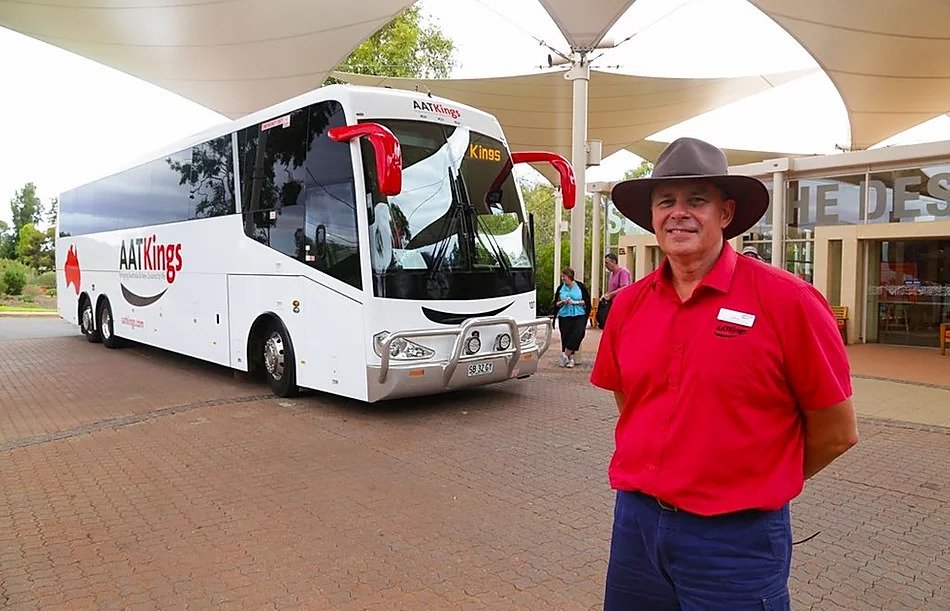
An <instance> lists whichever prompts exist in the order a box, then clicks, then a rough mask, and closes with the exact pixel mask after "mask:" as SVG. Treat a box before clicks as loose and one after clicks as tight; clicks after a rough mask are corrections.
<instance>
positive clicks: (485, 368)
mask: <svg viewBox="0 0 950 611" xmlns="http://www.w3.org/2000/svg"><path fill="white" fill-rule="evenodd" d="M494 369H495V364H494V363H475V364H474V365H469V366H468V375H469V376H483V375H488V374H489V373H491V372H492V371H493V370H494Z"/></svg>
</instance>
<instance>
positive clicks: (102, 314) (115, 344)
mask: <svg viewBox="0 0 950 611" xmlns="http://www.w3.org/2000/svg"><path fill="white" fill-rule="evenodd" d="M99 333H100V334H101V335H102V345H103V346H105V347H106V348H109V349H115V348H119V347H121V346H122V340H121V339H120V338H118V337H116V336H115V323H114V320H113V318H112V306H111V305H109V300H108V299H107V298H105V297H103V298H102V299H101V300H100V301H99Z"/></svg>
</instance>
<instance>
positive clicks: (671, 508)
mask: <svg viewBox="0 0 950 611" xmlns="http://www.w3.org/2000/svg"><path fill="white" fill-rule="evenodd" d="M654 498H656V497H654ZM656 504H657V505H659V506H660V509H665V510H667V511H679V509H677V508H676V507H674V506H672V505H670V504H669V503H667V502H666V501H664V500H662V499H656Z"/></svg>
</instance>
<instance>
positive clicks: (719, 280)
mask: <svg viewBox="0 0 950 611" xmlns="http://www.w3.org/2000/svg"><path fill="white" fill-rule="evenodd" d="M738 258H739V255H737V254H736V251H735V249H733V248H732V245H731V244H729V242H725V241H724V242H723V244H722V250H721V251H720V253H719V258H718V259H716V263H715V265H713V267H712V269H711V270H709V271H708V272H707V273H706V275H705V276H703V279H702V280H700V281H699V284H698V285H697V286H696V289H697V290H699V288H700V287H703V286H708V287H709V288H711V289H713V290H716V291H719V292H720V293H725V292H726V291H728V290H729V285H730V284H732V276H733V274H734V273H735V271H736V260H737V259H738ZM672 273H673V272H672V270H671V269H670V262H669V261H668V260H667V259H666V258H664V259H663V262H662V263H660V267H659V268H658V269H657V270H656V275H655V276H654V277H653V286H654V287H656V286H657V283H659V284H661V285H663V286H664V287H666V288H668V289H669V290H673V279H672ZM674 294H675V293H674ZM693 294H694V295H695V294H696V291H693Z"/></svg>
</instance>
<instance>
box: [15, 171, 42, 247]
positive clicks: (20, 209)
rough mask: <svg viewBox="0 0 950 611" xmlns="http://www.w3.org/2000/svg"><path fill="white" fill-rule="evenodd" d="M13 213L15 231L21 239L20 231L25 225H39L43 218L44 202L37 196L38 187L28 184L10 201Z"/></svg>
mask: <svg viewBox="0 0 950 611" xmlns="http://www.w3.org/2000/svg"><path fill="white" fill-rule="evenodd" d="M10 210H11V211H12V212H13V229H14V231H15V232H16V234H17V240H18V241H19V239H20V229H21V228H22V227H23V226H25V225H37V224H38V223H39V222H40V220H41V219H42V217H43V202H41V201H40V198H39V197H37V195H36V185H34V184H33V183H31V182H28V183H26V184H25V185H24V186H23V188H22V189H20V190H19V191H17V193H16V195H14V197H13V199H11V200H10Z"/></svg>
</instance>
